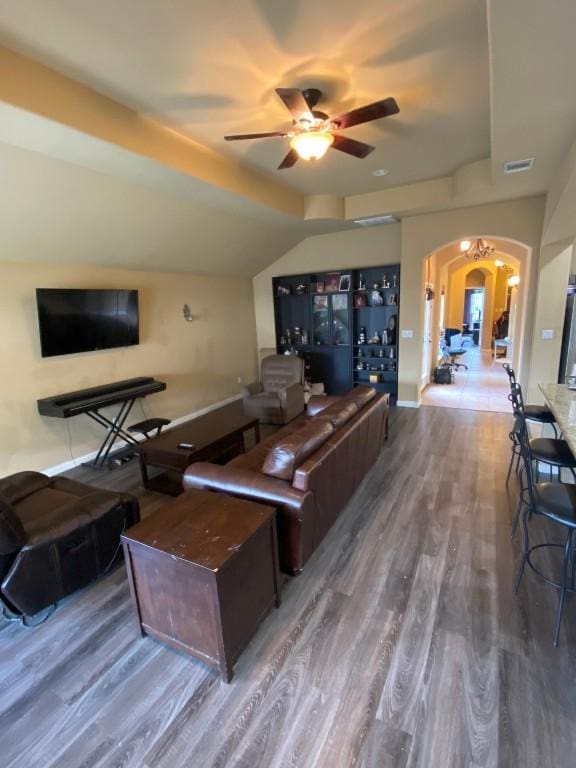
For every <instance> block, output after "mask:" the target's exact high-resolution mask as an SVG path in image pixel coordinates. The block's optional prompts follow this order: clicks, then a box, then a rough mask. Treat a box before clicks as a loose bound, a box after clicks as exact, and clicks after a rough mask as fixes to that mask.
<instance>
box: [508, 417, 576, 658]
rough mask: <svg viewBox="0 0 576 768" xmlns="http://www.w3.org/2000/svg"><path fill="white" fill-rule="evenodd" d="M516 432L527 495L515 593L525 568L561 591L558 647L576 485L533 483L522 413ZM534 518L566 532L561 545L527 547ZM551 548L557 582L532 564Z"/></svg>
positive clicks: (575, 528)
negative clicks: (558, 568)
mask: <svg viewBox="0 0 576 768" xmlns="http://www.w3.org/2000/svg"><path fill="white" fill-rule="evenodd" d="M515 429H516V436H517V439H518V442H519V445H520V451H521V455H522V460H523V463H524V469H525V473H526V486H527V487H526V490H527V494H526V496H525V500H524V501H525V505H524V514H523V515H522V528H523V531H524V536H523V552H522V560H521V562H520V567H519V569H518V575H517V577H516V584H515V588H514V592H515V594H518V590H519V589H520V583H521V581H522V577H523V576H524V571H525V570H526V565H528V566H529V567H530V568H531V569H532V570H533V571H534V573H536V574H537V575H538V576H540V577H541V578H542V579H543V580H544V581H545V582H546V583H547V584H550V585H551V586H553V587H556V589H558V590H559V591H560V596H559V599H558V608H557V609H556V626H555V630H554V645H555V647H558V640H559V637H560V624H561V621H562V613H563V611H564V602H565V599H566V593H567V592H576V584H575V577H576V533H575V532H576V486H575V485H572V484H571V483H535V482H534V475H533V471H532V469H533V462H534V461H535V457H534V456H533V455H532V450H531V446H530V442H531V441H530V439H529V436H528V427H527V426H526V420H525V418H524V417H523V416H522V415H521V414H518V415H517V417H516V424H515ZM533 515H537V516H540V517H544V518H546V519H547V520H550V521H551V522H553V523H554V524H556V525H559V526H561V527H562V528H563V529H564V531H565V539H564V543H563V544H559V543H556V542H546V543H543V544H535V545H533V546H530V538H529V532H528V521H529V520H530V518H531V517H532V516H533ZM552 547H555V548H560V549H562V550H563V552H564V556H563V559H562V573H561V580H560V581H557V580H555V579H553V578H550V577H549V576H548V575H546V574H545V573H543V572H542V571H541V570H540V569H539V568H538V566H537V565H535V563H534V562H533V556H534V554H535V553H536V552H537V551H538V550H546V548H548V549H549V548H552Z"/></svg>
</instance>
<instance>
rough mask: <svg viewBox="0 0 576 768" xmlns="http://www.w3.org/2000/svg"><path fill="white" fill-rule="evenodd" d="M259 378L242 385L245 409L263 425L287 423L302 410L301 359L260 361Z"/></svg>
mask: <svg viewBox="0 0 576 768" xmlns="http://www.w3.org/2000/svg"><path fill="white" fill-rule="evenodd" d="M260 379H261V381H258V382H254V383H253V384H249V385H248V386H247V387H245V388H244V392H243V397H244V410H245V411H246V413H247V414H248V415H250V416H253V417H254V418H255V419H258V420H259V421H261V422H262V423H263V424H287V423H288V422H289V421H292V419H295V418H296V416H298V415H299V414H301V413H302V411H303V410H304V361H303V359H302V358H301V357H298V356H297V355H269V356H268V357H265V358H264V359H263V360H262V365H261V373H260Z"/></svg>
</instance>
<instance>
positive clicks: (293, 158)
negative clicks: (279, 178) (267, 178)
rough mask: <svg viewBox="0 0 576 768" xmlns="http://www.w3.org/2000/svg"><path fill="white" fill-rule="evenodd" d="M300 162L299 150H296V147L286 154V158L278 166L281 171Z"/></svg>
mask: <svg viewBox="0 0 576 768" xmlns="http://www.w3.org/2000/svg"><path fill="white" fill-rule="evenodd" d="M297 162H298V152H296V150H295V149H291V150H290V152H288V154H287V155H286V157H285V158H284V160H282V162H281V163H280V165H279V166H278V170H279V171H281V170H283V169H284V168H292V166H293V165H295V164H296V163H297Z"/></svg>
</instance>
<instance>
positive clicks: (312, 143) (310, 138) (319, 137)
mask: <svg viewBox="0 0 576 768" xmlns="http://www.w3.org/2000/svg"><path fill="white" fill-rule="evenodd" d="M333 143H334V136H333V135H332V134H331V133H328V131H303V132H302V133H297V134H296V136H293V137H292V138H291V139H290V146H291V147H292V149H294V150H295V151H296V152H297V153H298V157H300V158H302V160H320V158H322V157H324V155H325V154H326V152H328V150H329V148H330V147H331V146H332V144H333Z"/></svg>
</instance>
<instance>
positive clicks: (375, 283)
mask: <svg viewBox="0 0 576 768" xmlns="http://www.w3.org/2000/svg"><path fill="white" fill-rule="evenodd" d="M372 288H374V290H375V291H377V290H378V288H380V283H379V282H378V280H375V281H374V282H373V283H372Z"/></svg>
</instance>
